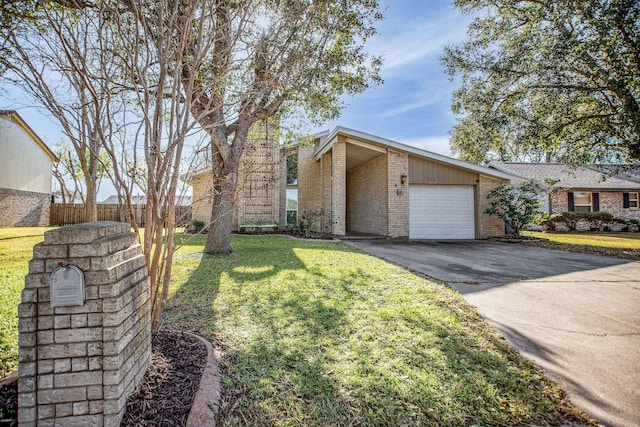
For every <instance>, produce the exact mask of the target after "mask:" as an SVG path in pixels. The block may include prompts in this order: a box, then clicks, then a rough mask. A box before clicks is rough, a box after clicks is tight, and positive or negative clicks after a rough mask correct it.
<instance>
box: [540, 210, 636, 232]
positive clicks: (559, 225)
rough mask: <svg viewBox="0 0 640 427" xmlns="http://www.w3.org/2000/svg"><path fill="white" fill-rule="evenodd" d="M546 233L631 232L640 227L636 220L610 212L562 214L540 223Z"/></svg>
mask: <svg viewBox="0 0 640 427" xmlns="http://www.w3.org/2000/svg"><path fill="white" fill-rule="evenodd" d="M539 224H540V225H541V226H542V227H543V229H544V231H560V232H563V231H564V232H568V231H631V232H637V231H638V230H639V229H640V227H639V226H638V221H636V220H630V221H628V220H624V219H621V218H616V217H614V216H613V215H612V214H610V213H609V212H604V211H601V212H562V213H559V214H554V215H551V216H549V217H548V218H546V219H542V220H541V221H539Z"/></svg>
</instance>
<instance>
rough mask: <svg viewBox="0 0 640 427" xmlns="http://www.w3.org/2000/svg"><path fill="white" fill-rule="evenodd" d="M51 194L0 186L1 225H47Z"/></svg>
mask: <svg viewBox="0 0 640 427" xmlns="http://www.w3.org/2000/svg"><path fill="white" fill-rule="evenodd" d="M50 206H51V195H50V194H47V193H34V192H31V191H20V190H11V189H8V188H0V227H22V226H36V225H38V226H47V225H49V208H50Z"/></svg>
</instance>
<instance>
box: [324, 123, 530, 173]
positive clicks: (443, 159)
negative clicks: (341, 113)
mask: <svg viewBox="0 0 640 427" xmlns="http://www.w3.org/2000/svg"><path fill="white" fill-rule="evenodd" d="M338 134H343V135H345V136H350V137H352V138H359V139H363V140H365V141H369V142H373V143H375V144H380V145H384V146H388V147H391V148H395V149H397V150H401V151H406V152H407V153H410V154H414V155H416V156H419V157H423V158H426V159H429V160H433V161H436V162H440V163H445V164H448V165H451V166H455V167H458V168H461V169H466V170H469V171H472V172H476V173H479V174H481V175H484V176H487V177H491V178H500V179H502V180H507V181H509V183H511V184H519V183H521V182H524V181H526V180H525V179H523V178H522V177H520V176H518V175H515V174H513V173H510V172H506V171H501V170H497V169H491V168H488V167H485V166H479V165H474V164H473V163H469V162H465V161H463V160H458V159H454V158H453V157H449V156H445V155H442V154H437V153H433V152H431V151H427V150H423V149H421V148H417V147H412V146H411V145H406V144H402V143H400V142H396V141H392V140H390V139H386V138H381V137H379V136H376V135H371V134H368V133H365V132H360V131H358V130H354V129H349V128H345V127H341V126H338V127H336V128H335V129H333V130H332V131H331V132H330V133H329V135H328V136H327V137H326V139H325V140H324V142H323V143H322V144H321V145H320V147H318V150H316V152H315V157H316V160H320V157H321V156H322V155H323V154H324V153H326V152H327V151H329V150H330V149H331V147H333V145H334V144H335V143H336V142H337V141H338Z"/></svg>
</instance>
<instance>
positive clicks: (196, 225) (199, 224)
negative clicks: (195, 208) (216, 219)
mask: <svg viewBox="0 0 640 427" xmlns="http://www.w3.org/2000/svg"><path fill="white" fill-rule="evenodd" d="M204 225H205V224H204V221H199V220H197V219H196V220H193V221H191V227H189V232H190V233H193V234H197V233H200V232H202V230H203V229H204Z"/></svg>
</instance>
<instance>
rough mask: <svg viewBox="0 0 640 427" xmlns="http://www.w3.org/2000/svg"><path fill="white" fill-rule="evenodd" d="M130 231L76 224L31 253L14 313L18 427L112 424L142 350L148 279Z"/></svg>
mask: <svg viewBox="0 0 640 427" xmlns="http://www.w3.org/2000/svg"><path fill="white" fill-rule="evenodd" d="M130 230H131V227H130V226H129V224H125V223H119V222H92V223H86V224H78V225H73V226H70V227H64V228H59V229H56V230H51V231H47V232H46V233H45V234H44V242H42V243H39V244H38V245H36V246H35V247H34V248H33V260H31V262H30V263H29V274H28V275H27V277H26V279H25V288H24V290H23V291H22V303H21V304H20V305H19V307H18V316H19V324H18V328H19V338H18V345H19V364H18V375H19V379H18V407H19V409H18V421H19V422H20V425H21V426H35V425H65V426H71V425H77V426H88V425H93V426H103V425H104V426H118V425H120V420H121V419H122V416H123V415H124V412H125V404H126V401H127V398H128V397H129V395H130V394H131V392H132V391H133V389H134V388H135V387H136V385H137V384H138V382H139V381H140V379H141V378H142V377H143V375H144V373H145V370H146V368H147V364H148V360H149V356H150V354H151V315H150V301H149V278H148V275H147V268H146V265H145V261H144V256H143V255H142V248H141V247H140V244H139V242H138V238H137V235H136V234H135V233H133V232H131V231H130ZM73 266H75V267H73ZM82 276H83V278H84V288H83V289H82V288H81V286H82V283H81V278H82ZM78 287H80V288H78ZM52 289H53V295H52Z"/></svg>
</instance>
